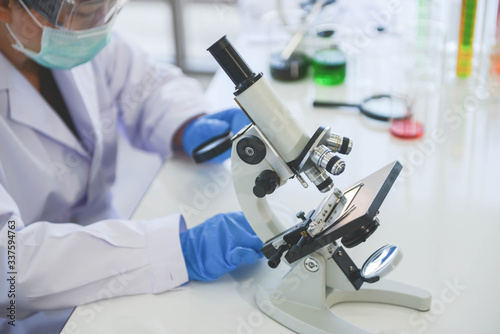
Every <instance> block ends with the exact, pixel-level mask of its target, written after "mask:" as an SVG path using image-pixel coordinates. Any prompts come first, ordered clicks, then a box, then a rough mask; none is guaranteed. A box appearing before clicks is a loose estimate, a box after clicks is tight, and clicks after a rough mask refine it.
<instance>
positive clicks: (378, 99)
mask: <svg viewBox="0 0 500 334" xmlns="http://www.w3.org/2000/svg"><path fill="white" fill-rule="evenodd" d="M313 106H314V107H327V108H339V107H348V108H357V109H358V110H359V111H360V112H361V113H362V114H363V115H365V116H366V117H369V118H372V119H375V120H377V121H382V122H389V121H390V120H394V119H407V118H410V117H411V116H412V112H411V105H410V103H409V101H408V99H406V98H405V97H403V96H397V95H390V94H377V95H373V96H370V97H368V98H366V99H364V100H363V101H362V102H361V103H359V104H353V103H345V102H326V101H314V102H313Z"/></svg>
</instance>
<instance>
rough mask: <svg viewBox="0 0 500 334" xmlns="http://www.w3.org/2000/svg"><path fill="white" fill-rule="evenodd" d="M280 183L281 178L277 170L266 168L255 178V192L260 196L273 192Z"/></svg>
mask: <svg viewBox="0 0 500 334" xmlns="http://www.w3.org/2000/svg"><path fill="white" fill-rule="evenodd" d="M279 184H280V178H279V176H278V174H276V172H274V171H272V170H265V171H263V172H262V173H260V174H259V176H257V178H256V179H255V186H254V187H253V193H254V195H255V196H257V197H259V198H263V197H264V196H266V195H269V194H272V193H273V192H274V191H275V190H276V188H278V186H279Z"/></svg>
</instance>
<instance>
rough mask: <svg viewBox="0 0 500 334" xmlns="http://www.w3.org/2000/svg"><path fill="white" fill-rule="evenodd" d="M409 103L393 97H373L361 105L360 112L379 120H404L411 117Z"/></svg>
mask: <svg viewBox="0 0 500 334" xmlns="http://www.w3.org/2000/svg"><path fill="white" fill-rule="evenodd" d="M408 107H409V106H408V103H407V101H406V100H405V99H404V98H401V97H397V96H392V95H377V96H372V97H370V98H368V99H366V100H364V101H363V102H362V103H361V106H360V110H361V112H362V113H363V114H365V115H366V116H368V117H370V118H373V119H376V120H379V121H385V122H387V121H389V120H391V119H404V118H407V117H408V116H409V110H408Z"/></svg>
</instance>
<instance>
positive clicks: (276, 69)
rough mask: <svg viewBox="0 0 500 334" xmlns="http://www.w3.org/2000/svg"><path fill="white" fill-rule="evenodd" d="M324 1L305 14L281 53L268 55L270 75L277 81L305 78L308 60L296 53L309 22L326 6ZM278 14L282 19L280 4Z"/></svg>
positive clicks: (302, 54) (305, 56) (320, 0)
mask: <svg viewBox="0 0 500 334" xmlns="http://www.w3.org/2000/svg"><path fill="white" fill-rule="evenodd" d="M326 2H327V1H326V0H318V1H317V2H316V3H315V4H314V6H313V7H312V9H311V10H310V12H309V13H308V14H307V16H306V17H305V19H304V20H303V22H302V23H301V24H300V25H299V27H298V29H297V31H296V32H295V33H294V34H293V36H292V38H291V39H290V40H289V41H288V43H287V44H286V46H285V47H284V49H283V50H282V51H281V52H275V53H271V55H270V62H269V66H270V70H271V75H272V76H273V77H274V78H275V79H277V80H283V81H292V80H298V79H301V78H303V77H304V76H306V74H307V70H308V67H309V59H308V57H307V55H306V54H305V53H302V52H298V51H296V50H297V47H298V46H299V44H300V43H301V42H302V40H303V39H304V36H305V35H306V32H307V30H308V28H309V25H310V24H311V22H312V21H313V20H314V19H315V18H316V16H317V15H318V14H319V12H320V11H321V9H322V8H323V6H325V5H326ZM278 5H279V6H280V11H279V13H280V14H281V17H283V10H282V9H281V2H278Z"/></svg>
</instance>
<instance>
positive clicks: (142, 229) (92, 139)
mask: <svg viewBox="0 0 500 334" xmlns="http://www.w3.org/2000/svg"><path fill="white" fill-rule="evenodd" d="M53 75H54V78H55V80H56V82H57V84H58V86H59V88H60V90H61V93H62V96H63V98H64V100H65V102H66V104H67V106H68V109H69V112H70V114H71V116H72V118H73V120H74V123H75V125H76V128H77V130H78V133H79V135H80V140H77V138H76V137H75V136H74V135H73V134H72V133H71V132H70V130H68V128H67V127H66V126H65V124H64V123H63V121H62V120H61V119H60V118H59V117H58V115H57V114H56V113H55V112H54V110H53V109H52V108H51V107H50V106H49V105H48V104H47V103H46V101H45V100H44V99H43V98H42V97H41V96H40V94H39V93H38V92H37V91H36V90H35V89H34V88H33V87H32V86H31V84H30V83H29V82H28V81H27V80H26V79H25V78H24V77H23V76H22V75H21V74H20V73H19V72H18V71H17V70H16V69H15V68H14V67H13V66H12V65H11V64H10V63H9V62H8V61H7V60H6V58H5V57H4V56H3V55H2V54H1V53H0V228H1V230H0V264H1V270H2V274H1V275H5V274H6V273H7V272H9V271H12V270H10V269H8V268H7V266H6V260H7V249H6V245H7V233H8V232H7V229H8V226H7V222H8V221H9V220H13V221H15V233H16V239H15V246H16V249H15V251H16V259H15V261H16V262H15V272H17V276H16V283H17V287H16V296H15V303H16V316H17V321H16V323H17V324H18V325H19V319H22V318H24V317H27V316H29V315H30V314H32V313H33V312H37V311H40V310H42V311H43V310H56V309H63V308H67V307H71V306H75V305H81V304H84V303H88V302H91V301H95V300H98V299H103V298H110V297H117V296H124V295H132V294H139V293H158V292H162V291H166V290H169V289H172V288H174V287H177V286H179V285H181V284H182V283H184V282H186V281H187V279H188V277H187V271H186V268H185V263H184V259H183V256H182V252H181V248H180V242H179V237H178V234H179V215H174V216H171V217H166V218H159V219H156V220H153V221H128V220H122V219H120V218H119V217H116V214H115V212H114V210H113V207H112V206H111V204H110V203H111V201H110V195H109V194H110V191H109V190H110V186H111V185H112V183H113V182H114V175H115V165H116V149H117V131H118V129H119V128H122V129H123V131H124V132H125V134H126V135H127V136H128V138H129V139H130V141H131V142H132V144H133V145H134V146H136V147H139V148H142V149H144V150H147V151H151V152H157V153H159V154H160V155H161V156H162V157H163V158H166V157H168V156H169V155H170V154H171V153H172V137H173V134H174V132H175V130H176V129H178V128H179V126H180V125H181V124H182V123H183V122H185V121H186V120H187V119H189V118H190V117H193V116H194V115H197V114H199V113H201V112H203V111H204V107H205V105H204V101H203V100H202V91H201V88H200V87H199V85H198V83H197V82H196V81H194V80H192V79H189V78H187V77H185V76H183V75H182V73H181V71H180V70H179V69H177V68H175V67H173V66H167V65H163V66H157V65H155V64H154V63H153V62H152V61H150V59H149V58H148V57H147V56H146V55H145V54H144V53H143V52H141V51H140V50H138V49H137V48H136V47H135V46H133V45H132V44H131V43H130V42H128V41H126V40H125V39H124V38H123V37H121V36H119V35H117V34H114V35H113V38H112V41H111V43H110V45H108V46H107V47H106V48H105V49H104V50H103V51H102V52H101V53H99V54H98V55H97V56H96V57H95V58H94V59H93V60H92V61H91V62H89V63H86V64H84V65H82V66H79V67H77V68H75V69H73V70H70V71H59V70H56V71H53ZM138 172H140V171H138ZM131 191H133V190H131ZM1 279H2V283H1V286H2V287H4V286H6V285H5V282H6V281H5V279H6V278H5V277H1ZM9 301H10V299H9V298H8V297H7V293H6V291H4V289H3V288H2V291H1V292H0V309H2V310H5V307H6V306H8V305H9V304H8V303H9ZM5 313H6V312H4V311H2V312H1V313H0V318H2V317H5ZM3 321H5V320H3ZM4 326H5V323H2V321H1V320H0V329H2V330H0V332H3V330H5V329H6V328H7V329H8V327H4ZM18 328H19V327H18ZM39 332H42V333H43V331H39Z"/></svg>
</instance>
